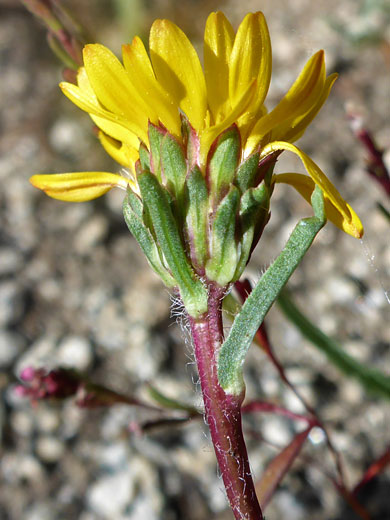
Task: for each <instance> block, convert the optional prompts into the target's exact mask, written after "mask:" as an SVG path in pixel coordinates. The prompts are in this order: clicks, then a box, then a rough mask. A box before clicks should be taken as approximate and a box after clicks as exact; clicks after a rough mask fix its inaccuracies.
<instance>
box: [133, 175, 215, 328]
mask: <svg viewBox="0 0 390 520" xmlns="http://www.w3.org/2000/svg"><path fill="white" fill-rule="evenodd" d="M138 184H139V187H140V190H141V196H142V200H143V202H144V204H145V206H146V209H147V211H148V213H149V216H150V219H151V222H152V225H153V229H154V233H155V235H156V237H157V240H158V243H159V246H160V248H161V250H162V252H163V254H164V257H165V260H166V262H167V264H168V266H169V269H170V270H171V273H172V275H173V277H174V279H175V280H176V283H177V285H178V287H179V290H180V296H181V299H182V300H183V304H184V306H185V308H186V309H187V312H188V313H189V314H190V316H192V317H194V318H196V317H198V316H199V315H201V314H203V313H204V312H206V310H207V290H206V288H205V286H204V285H203V283H202V282H201V280H200V279H199V278H197V276H196V275H195V273H194V271H193V269H192V267H191V265H190V263H189V261H188V259H187V256H186V254H185V249H184V245H183V242H182V239H181V237H180V233H179V230H178V227H177V224H176V221H175V218H174V216H173V214H172V210H171V206H170V203H169V199H168V196H167V194H166V191H165V189H164V188H163V187H162V186H160V184H159V182H158V180H157V179H156V177H155V176H154V175H153V174H152V173H149V172H144V173H142V174H141V175H140V176H139V177H138Z"/></svg>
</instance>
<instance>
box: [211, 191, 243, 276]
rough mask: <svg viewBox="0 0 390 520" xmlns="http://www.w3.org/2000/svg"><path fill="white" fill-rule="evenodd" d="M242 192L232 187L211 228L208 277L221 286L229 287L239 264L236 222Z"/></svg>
mask: <svg viewBox="0 0 390 520" xmlns="http://www.w3.org/2000/svg"><path fill="white" fill-rule="evenodd" d="M239 201H240V192H239V190H238V188H236V187H235V186H233V185H232V186H231V187H230V190H229V193H228V194H227V195H226V196H225V198H224V199H222V201H221V203H220V204H219V206H218V208H217V211H216V213H215V217H214V221H213V224H212V228H211V244H210V259H209V260H208V261H207V262H206V275H207V277H208V278H209V280H214V281H215V282H217V283H218V284H219V285H222V286H223V285H227V284H228V283H230V282H231V281H232V279H233V276H234V272H235V270H236V268H237V262H238V245H237V241H236V237H235V234H236V221H237V214H238V205H239Z"/></svg>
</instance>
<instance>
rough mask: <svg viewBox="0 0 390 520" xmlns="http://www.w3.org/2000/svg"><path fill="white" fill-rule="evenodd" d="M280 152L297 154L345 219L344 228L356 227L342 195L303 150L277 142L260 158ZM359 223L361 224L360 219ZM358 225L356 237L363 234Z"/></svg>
mask: <svg viewBox="0 0 390 520" xmlns="http://www.w3.org/2000/svg"><path fill="white" fill-rule="evenodd" d="M280 150H288V151H290V152H293V153H295V154H296V155H297V156H298V157H299V158H300V159H301V161H302V163H303V165H304V166H305V168H306V170H307V172H308V173H309V175H310V177H311V178H312V179H313V181H314V182H315V184H317V185H318V186H319V187H320V188H321V190H322V191H323V193H324V195H325V196H326V197H327V198H328V199H329V200H330V202H331V203H332V205H333V206H334V207H335V208H336V209H337V211H338V212H339V213H340V215H341V216H342V219H343V226H344V227H345V228H350V227H351V226H352V227H355V222H354V215H353V214H352V213H351V211H350V208H349V206H348V205H347V203H346V202H345V200H344V199H343V198H342V197H341V195H340V193H339V192H338V191H337V190H336V188H335V187H334V186H333V184H332V183H331V182H330V180H329V179H328V178H327V177H326V175H325V174H324V173H323V172H322V171H321V169H320V168H319V167H318V166H317V165H316V163H315V162H314V161H313V160H312V159H310V157H309V156H308V155H306V154H305V153H304V152H302V150H300V149H299V148H297V147H296V146H294V145H293V144H291V143H286V142H283V141H275V142H273V143H270V144H268V145H267V146H265V147H264V148H263V150H262V151H261V154H260V158H262V157H265V156H267V155H269V154H270V153H272V152H277V151H280ZM358 223H360V221H359V219H358ZM358 223H356V229H355V234H354V236H356V237H359V236H361V233H362V229H363V228H362V227H361V224H360V228H359V225H358Z"/></svg>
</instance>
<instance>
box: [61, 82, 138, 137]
mask: <svg viewBox="0 0 390 520" xmlns="http://www.w3.org/2000/svg"><path fill="white" fill-rule="evenodd" d="M60 87H61V90H62V92H63V93H64V94H65V96H66V97H67V98H69V99H70V100H71V101H72V102H73V103H74V104H75V105H77V106H78V107H79V108H81V110H84V111H85V112H88V113H89V115H90V116H91V117H92V119H94V121H95V122H96V124H97V125H98V126H99V128H101V129H102V130H103V131H104V132H105V133H107V134H109V135H111V136H112V137H114V138H115V139H119V140H121V141H124V142H129V143H135V142H136V141H138V138H137V137H136V136H137V132H138V131H139V129H138V127H137V126H136V125H134V124H133V122H132V121H131V120H127V119H125V118H124V117H122V116H120V115H118V114H114V113H112V112H109V111H108V110H105V109H104V108H103V107H101V106H100V105H99V104H97V101H96V98H93V97H91V96H90V95H89V94H88V92H85V91H84V90H82V89H81V88H80V87H78V86H76V85H73V84H72V83H66V82H63V83H60ZM144 137H145V139H147V135H146V134H145V136H144ZM146 142H147V141H146Z"/></svg>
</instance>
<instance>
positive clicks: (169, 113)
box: [122, 37, 181, 137]
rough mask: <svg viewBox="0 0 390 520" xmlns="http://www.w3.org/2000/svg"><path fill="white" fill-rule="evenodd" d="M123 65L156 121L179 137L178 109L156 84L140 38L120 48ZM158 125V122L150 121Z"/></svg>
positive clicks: (168, 95)
mask: <svg viewBox="0 0 390 520" xmlns="http://www.w3.org/2000/svg"><path fill="white" fill-rule="evenodd" d="M122 53H123V64H124V66H125V69H126V70H127V72H128V73H129V75H130V76H131V79H132V82H133V84H134V85H137V90H138V93H139V94H140V96H141V97H142V98H143V100H144V102H145V104H149V105H152V106H153V109H154V111H155V112H156V114H157V115H158V119H159V120H160V121H161V122H162V123H163V125H164V126H165V127H166V128H167V129H168V131H169V132H171V133H172V134H174V135H175V136H176V137H179V136H180V134H181V121H180V115H179V107H178V106H177V105H176V106H175V103H174V100H173V99H172V96H170V94H169V93H168V92H167V91H166V90H164V88H163V87H162V86H161V85H160V83H158V81H157V80H156V77H155V75H154V72H153V69H152V65H151V63H150V59H149V56H148V54H147V52H146V49H145V47H144V44H143V43H142V41H141V40H140V38H138V37H135V38H134V39H133V41H132V43H131V44H128V45H123V46H122ZM152 122H153V123H158V121H152Z"/></svg>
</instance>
